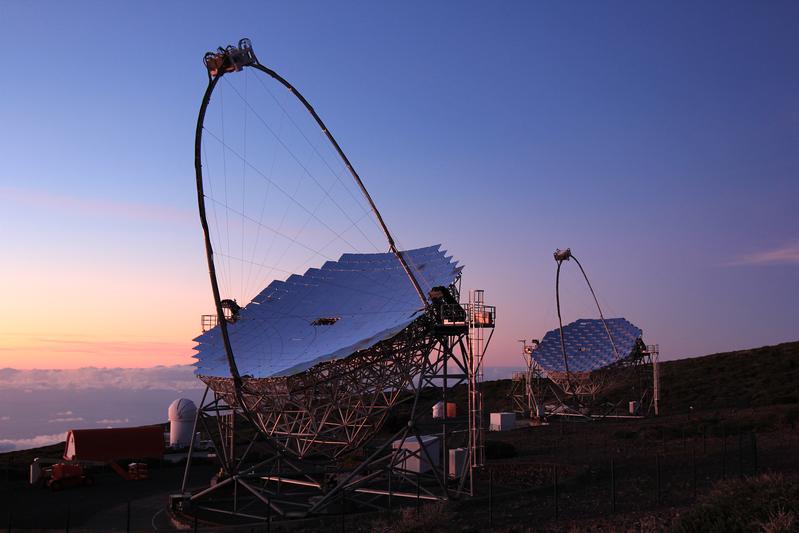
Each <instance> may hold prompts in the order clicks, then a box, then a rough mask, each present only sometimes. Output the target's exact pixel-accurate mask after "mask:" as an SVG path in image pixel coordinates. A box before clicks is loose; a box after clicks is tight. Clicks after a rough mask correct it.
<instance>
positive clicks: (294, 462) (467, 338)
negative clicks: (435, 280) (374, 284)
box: [180, 287, 494, 520]
mask: <svg viewBox="0 0 799 533" xmlns="http://www.w3.org/2000/svg"><path fill="white" fill-rule="evenodd" d="M453 290H454V287H453ZM478 307H479V309H478ZM464 308H465V310H466V313H465V317H464V319H463V321H462V322H459V323H451V322H448V323H447V324H446V325H444V324H442V323H441V321H439V320H437V319H436V318H435V316H436V315H435V313H433V312H428V313H426V314H425V315H424V316H422V317H420V318H419V319H417V320H416V321H415V322H414V323H413V324H412V325H411V326H409V327H408V328H406V329H405V330H403V331H402V332H400V333H399V334H397V335H396V336H395V337H393V338H391V339H388V340H386V341H383V342H380V343H378V344H376V345H375V346H373V347H372V348H369V349H367V350H363V351H361V352H357V353H356V354H353V355H352V356H350V357H347V358H345V359H340V360H337V361H330V362H326V363H322V364H319V365H317V366H315V367H313V368H312V369H310V370H308V371H306V372H303V373H301V374H297V375H294V376H288V377H280V378H266V379H254V378H244V382H243V388H242V397H243V399H244V401H245V402H247V405H246V409H247V414H249V415H250V417H249V420H251V421H253V422H254V423H255V424H256V426H257V427H253V425H252V424H250V423H249V421H248V418H247V416H246V414H245V412H244V410H243V409H241V408H240V407H239V406H238V404H237V402H236V394H235V391H234V385H233V383H232V380H231V379H230V378H216V377H202V379H203V381H204V382H205V383H206V385H207V389H206V395H205V396H204V398H203V401H202V404H201V406H200V408H199V409H198V413H197V419H196V421H195V426H196V428H201V429H202V430H203V431H204V432H205V433H206V434H208V435H209V436H210V437H211V438H212V440H213V441H214V444H215V446H216V449H217V454H218V458H219V462H220V464H221V471H220V473H219V474H218V476H216V479H215V480H212V483H211V485H210V486H208V487H206V488H204V489H202V490H200V491H199V492H196V493H193V494H191V493H189V492H188V480H189V475H190V469H191V451H192V450H193V449H194V445H195V443H194V442H193V439H192V442H191V444H190V452H189V460H188V461H187V464H186V471H185V474H184V482H183V486H182V489H181V495H182V496H181V498H180V501H182V502H183V503H182V504H181V506H183V507H184V508H186V507H187V506H186V502H189V506H191V507H192V508H193V509H194V510H195V512H196V510H197V509H202V510H205V511H210V512H216V513H221V514H227V515H233V516H236V517H239V518H245V519H253V520H269V519H270V518H272V517H275V516H280V517H296V516H308V515H315V514H323V513H330V512H335V511H336V510H337V509H339V508H340V506H341V505H342V504H343V503H342V502H349V504H350V505H356V506H358V507H360V508H387V507H391V505H392V503H393V501H394V500H395V499H396V498H406V499H407V498H410V499H418V500H435V501H440V500H446V499H448V498H452V497H459V496H468V495H473V494H474V492H475V485H474V475H475V471H476V470H477V469H479V468H480V467H481V466H482V465H483V462H484V452H483V429H482V418H483V413H482V396H481V392H480V390H479V388H480V377H481V375H482V368H481V362H482V354H483V353H484V351H485V349H486V348H487V347H488V344H489V343H490V340H491V336H492V335H493V325H494V314H493V313H494V310H493V308H492V307H489V306H484V305H483V304H482V300H481V301H480V302H479V303H478V304H476V305H475V304H464ZM485 309H490V312H491V320H490V323H485V321H484V319H483V318H480V319H479V320H475V317H484V316H485V315H484V314H483V313H484V312H485V311H484V310H485ZM439 316H440V315H439ZM486 328H487V329H489V334H488V337H487V339H485V340H484V339H483V333H482V330H483V329H486ZM478 341H479V342H478ZM458 385H465V386H466V387H467V394H468V395H469V398H470V402H469V412H468V415H469V416H458V417H454V418H446V409H444V418H443V419H441V420H437V421H431V420H429V416H425V413H429V407H430V405H429V404H430V402H431V401H432V402H435V401H438V400H439V399H441V400H443V401H444V402H445V403H446V401H447V396H448V391H449V390H450V389H452V388H453V387H455V386H458ZM209 393H210V395H209ZM473 400H475V401H473ZM400 404H409V411H410V414H409V421H408V423H407V424H405V425H404V427H402V428H400V429H399V430H398V431H396V432H395V433H394V434H393V435H388V434H387V433H385V432H383V433H380V434H378V433H379V432H380V430H381V428H382V426H383V425H384V423H385V421H386V419H387V417H388V415H389V413H390V412H391V410H392V409H393V408H395V407H397V406H399V405H400ZM195 433H196V429H195ZM431 435H432V436H435V437H436V438H437V439H438V443H439V445H440V450H441V451H442V455H443V457H441V460H439V457H431V456H430V452H429V451H428V449H427V448H426V447H425V446H420V447H418V450H416V451H410V450H408V449H405V448H403V444H404V443H405V442H406V441H408V440H409V439H411V440H412V439H421V438H422V437H423V436H431ZM417 442H418V441H417ZM453 444H456V445H459V446H462V447H464V448H466V452H465V453H466V454H467V456H466V459H465V462H464V463H463V464H464V465H465V466H463V467H461V468H460V469H458V468H457V466H458V465H453V468H451V467H450V464H449V453H448V450H449V449H450V448H452V447H454V446H453ZM414 459H416V460H418V461H420V462H424V463H426V464H428V465H433V467H432V468H430V470H429V471H427V472H424V473H421V474H420V473H415V472H411V471H409V470H407V469H405V465H406V464H407V463H408V462H409V461H412V460H414ZM453 471H454V472H453ZM450 472H453V473H454V474H455V475H450ZM345 504H346V503H345Z"/></svg>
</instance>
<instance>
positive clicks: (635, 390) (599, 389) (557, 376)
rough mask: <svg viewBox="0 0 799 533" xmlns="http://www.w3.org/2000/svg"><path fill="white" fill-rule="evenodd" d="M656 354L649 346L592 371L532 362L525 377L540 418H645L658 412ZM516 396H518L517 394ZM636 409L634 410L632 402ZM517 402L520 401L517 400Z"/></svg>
mask: <svg viewBox="0 0 799 533" xmlns="http://www.w3.org/2000/svg"><path fill="white" fill-rule="evenodd" d="M657 355H658V352H657V350H656V349H654V348H650V347H646V348H644V349H642V350H640V352H639V353H638V354H636V355H635V356H634V357H630V358H628V359H625V360H622V361H620V362H618V363H616V364H614V365H611V366H608V367H605V368H600V369H597V370H593V371H591V372H571V373H569V374H567V373H566V372H553V371H548V372H547V371H544V370H543V369H542V368H541V367H540V366H539V365H537V364H535V362H533V364H532V365H531V368H530V369H529V371H528V373H527V375H526V376H524V380H525V381H526V382H529V383H530V385H528V386H527V389H528V390H531V391H534V392H533V395H534V400H533V402H534V403H535V404H536V405H540V406H541V409H540V413H541V416H540V417H541V418H544V419H546V418H549V417H554V416H573V417H581V418H586V419H602V418H630V417H635V418H642V417H645V416H649V415H651V414H653V413H654V414H657V412H656V399H657V398H656V396H657V391H656V387H655V383H654V382H655V380H656V379H657V365H658V361H657ZM514 398H515V396H514ZM631 402H634V403H635V405H636V409H635V410H632V408H631V407H630V403H631ZM516 403H517V404H519V403H520V402H519V401H517V402H516Z"/></svg>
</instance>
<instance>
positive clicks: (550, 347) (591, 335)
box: [532, 318, 643, 373]
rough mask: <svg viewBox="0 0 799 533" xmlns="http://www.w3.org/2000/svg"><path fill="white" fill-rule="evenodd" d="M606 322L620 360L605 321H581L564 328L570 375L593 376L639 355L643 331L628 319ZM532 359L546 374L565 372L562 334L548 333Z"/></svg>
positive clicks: (553, 331)
mask: <svg viewBox="0 0 799 533" xmlns="http://www.w3.org/2000/svg"><path fill="white" fill-rule="evenodd" d="M605 322H606V323H607V326H608V330H609V331H610V334H611V336H612V337H613V341H614V343H615V344H616V349H617V350H618V353H619V359H618V360H617V359H616V355H615V353H614V351H613V345H612V344H611V342H610V339H609V338H608V332H607V331H605V326H604V325H603V324H602V320H601V319H579V320H576V321H575V322H572V323H571V324H568V325H566V326H563V338H564V341H565V344H566V355H567V357H568V360H569V371H571V372H575V373H576V372H593V371H594V370H599V369H601V368H605V367H608V366H611V365H613V364H615V363H617V362H622V361H624V360H626V359H628V358H630V357H631V356H633V355H635V352H636V346H637V345H638V343H639V341H640V340H641V336H642V334H643V332H642V331H641V329H640V328H638V327H637V326H635V325H633V324H632V323H630V322H629V321H627V320H626V319H624V318H609V319H607V320H606V321H605ZM532 356H533V359H534V360H535V362H536V363H538V364H539V365H540V366H541V367H542V368H543V369H544V371H546V372H558V373H559V372H565V371H566V366H565V364H564V362H563V350H562V348H561V344H560V332H559V330H557V329H553V330H552V331H549V332H547V334H546V335H545V336H544V339H543V340H542V341H541V344H540V345H539V346H538V348H537V349H536V350H535V351H534V352H533V355H532Z"/></svg>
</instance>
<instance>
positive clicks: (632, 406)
mask: <svg viewBox="0 0 799 533" xmlns="http://www.w3.org/2000/svg"><path fill="white" fill-rule="evenodd" d="M640 408H641V406H640V404H639V403H638V402H636V401H632V402H630V414H631V415H637V414H638V411H639V410H640Z"/></svg>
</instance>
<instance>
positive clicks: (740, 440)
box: [738, 431, 744, 477]
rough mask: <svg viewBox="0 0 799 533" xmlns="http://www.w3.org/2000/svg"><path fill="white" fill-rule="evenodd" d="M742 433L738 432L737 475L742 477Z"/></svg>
mask: <svg viewBox="0 0 799 533" xmlns="http://www.w3.org/2000/svg"><path fill="white" fill-rule="evenodd" d="M743 438H744V434H743V433H741V432H740V431H739V432H738V477H744V442H743Z"/></svg>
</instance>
